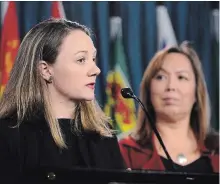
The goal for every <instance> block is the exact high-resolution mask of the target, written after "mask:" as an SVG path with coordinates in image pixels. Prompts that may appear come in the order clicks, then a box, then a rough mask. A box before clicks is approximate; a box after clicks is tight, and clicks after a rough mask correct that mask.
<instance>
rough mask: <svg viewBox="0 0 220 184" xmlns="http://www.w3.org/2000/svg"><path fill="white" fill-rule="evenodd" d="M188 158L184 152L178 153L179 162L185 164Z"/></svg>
mask: <svg viewBox="0 0 220 184" xmlns="http://www.w3.org/2000/svg"><path fill="white" fill-rule="evenodd" d="M187 161H188V160H187V158H186V156H185V155H184V154H183V153H180V154H178V155H177V162H178V163H179V164H181V165H185V164H186V163H187Z"/></svg>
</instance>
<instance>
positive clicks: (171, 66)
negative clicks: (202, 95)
mask: <svg viewBox="0 0 220 184" xmlns="http://www.w3.org/2000/svg"><path fill="white" fill-rule="evenodd" d="M150 89H151V91H150V93H151V102H152V105H153V107H154V110H155V113H156V116H157V117H160V118H162V119H163V118H168V119H176V118H183V117H186V116H190V113H191V110H192V107H193V104H194V103H195V100H196V97H195V90H196V82H195V75H194V72H193V69H192V66H191V63H190V60H189V59H188V58H187V57H186V56H184V55H183V54H180V53H169V54H168V55H167V56H166V57H165V58H164V61H163V64H162V66H161V69H160V70H159V72H158V73H157V74H156V75H155V76H154V78H153V79H152V80H151V84H150Z"/></svg>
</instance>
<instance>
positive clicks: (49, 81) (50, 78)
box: [47, 75, 53, 83]
mask: <svg viewBox="0 0 220 184" xmlns="http://www.w3.org/2000/svg"><path fill="white" fill-rule="evenodd" d="M52 80H53V77H52V75H51V76H50V77H49V79H48V80H47V82H48V83H52Z"/></svg>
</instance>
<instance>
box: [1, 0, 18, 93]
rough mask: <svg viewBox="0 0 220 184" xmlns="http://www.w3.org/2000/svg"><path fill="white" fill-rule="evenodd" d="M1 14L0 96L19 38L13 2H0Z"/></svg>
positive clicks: (14, 56)
mask: <svg viewBox="0 0 220 184" xmlns="http://www.w3.org/2000/svg"><path fill="white" fill-rule="evenodd" d="M1 13H2V15H1V17H2V20H1V21H2V30H1V48H0V82H1V84H0V87H1V89H0V94H1V95H2V93H3V91H4V89H5V85H6V83H7V81H8V79H9V75H10V71H11V69H12V66H13V64H14V61H15V58H16V55H17V52H18V48H19V44H20V38H19V31H18V29H19V28H18V18H17V14H16V5H15V2H13V1H2V2H1Z"/></svg>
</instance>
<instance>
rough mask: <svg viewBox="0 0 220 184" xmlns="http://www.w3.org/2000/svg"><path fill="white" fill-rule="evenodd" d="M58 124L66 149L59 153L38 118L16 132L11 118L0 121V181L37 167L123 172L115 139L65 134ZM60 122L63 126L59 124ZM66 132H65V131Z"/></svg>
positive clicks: (93, 133)
mask: <svg viewBox="0 0 220 184" xmlns="http://www.w3.org/2000/svg"><path fill="white" fill-rule="evenodd" d="M65 121H68V120H61V122H62V126H64V127H62V126H61V127H62V129H63V130H64V132H65V131H67V132H65V133H66V134H67V135H66V137H65V138H66V140H67V143H68V144H69V145H68V147H69V149H62V150H61V149H59V148H58V147H57V146H56V144H55V142H54V140H53V138H52V136H51V134H50V131H49V128H48V125H47V123H46V120H45V119H44V118H42V117H35V118H32V119H31V121H25V122H22V124H21V125H20V127H19V128H10V127H12V126H14V125H16V123H17V122H16V119H15V118H8V119H1V120H0V177H2V176H4V177H5V176H6V177H12V176H14V178H15V177H16V176H18V175H20V174H21V173H22V172H23V171H24V170H27V169H35V168H38V167H41V166H49V167H62V168H73V167H74V166H77V167H85V168H100V169H124V168H125V167H124V164H123V161H122V157H121V154H120V150H119V146H118V142H117V138H116V137H113V138H107V137H101V136H100V135H99V134H97V133H95V132H88V131H87V132H86V131H84V132H83V133H82V134H81V135H75V134H71V133H70V132H69V133H68V131H70V130H69V127H68V126H66V125H64V124H66V122H65ZM63 122H64V123H63ZM65 129H66V130H65Z"/></svg>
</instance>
